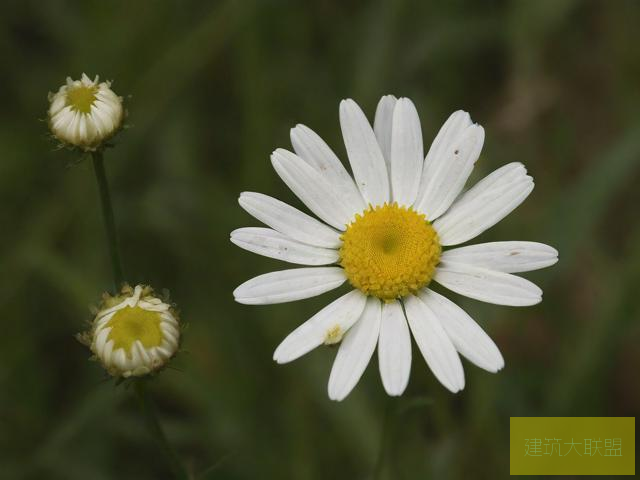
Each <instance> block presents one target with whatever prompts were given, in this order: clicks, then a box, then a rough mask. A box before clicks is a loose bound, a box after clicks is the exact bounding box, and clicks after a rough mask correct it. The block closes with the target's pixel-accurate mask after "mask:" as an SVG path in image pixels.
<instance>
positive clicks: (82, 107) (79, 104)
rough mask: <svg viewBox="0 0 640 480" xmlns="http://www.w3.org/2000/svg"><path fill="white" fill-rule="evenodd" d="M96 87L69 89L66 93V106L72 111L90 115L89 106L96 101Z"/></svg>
mask: <svg viewBox="0 0 640 480" xmlns="http://www.w3.org/2000/svg"><path fill="white" fill-rule="evenodd" d="M97 91H98V87H85V86H84V85H82V86H80V87H73V88H70V89H69V91H68V92H67V105H68V106H70V107H71V109H72V110H77V111H79V112H82V113H91V105H93V102H94V101H95V100H96V92H97Z"/></svg>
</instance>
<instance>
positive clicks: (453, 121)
mask: <svg viewBox="0 0 640 480" xmlns="http://www.w3.org/2000/svg"><path fill="white" fill-rule="evenodd" d="M471 125H473V122H472V121H471V117H470V116H469V114H468V113H467V112H465V111H462V110H458V111H456V112H453V113H452V114H451V115H450V116H449V118H448V119H447V121H446V122H444V125H442V127H441V128H440V131H439V132H438V134H437V135H436V138H434V139H433V142H432V143H431V147H429V151H428V152H427V157H426V158H425V159H424V167H423V169H422V176H421V179H420V188H419V189H418V202H419V201H420V200H421V199H422V198H423V197H424V196H425V194H426V184H427V182H428V181H429V180H430V179H431V178H432V177H433V176H434V172H435V171H436V170H437V169H438V168H439V163H440V162H441V161H443V157H444V154H443V152H446V151H449V150H451V148H450V146H451V145H452V144H453V143H455V142H456V141H457V140H458V139H459V137H460V135H462V133H463V132H464V131H465V130H466V129H467V128H468V127H470V126H471ZM418 202H416V204H417V203H418Z"/></svg>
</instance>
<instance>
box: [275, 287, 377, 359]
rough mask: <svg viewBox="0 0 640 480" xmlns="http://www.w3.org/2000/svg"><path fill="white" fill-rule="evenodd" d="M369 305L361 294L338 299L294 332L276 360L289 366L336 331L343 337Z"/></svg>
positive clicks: (357, 292)
mask: <svg viewBox="0 0 640 480" xmlns="http://www.w3.org/2000/svg"><path fill="white" fill-rule="evenodd" d="M366 301H367V297H365V296H364V295H363V294H362V293H361V292H360V291H359V290H352V291H351V292H349V293H347V294H346V295H343V296H342V297H340V298H338V299H337V300H335V301H334V302H332V303H330V304H329V305H327V306H326V307H324V308H323V309H322V310H320V311H319V312H318V313H316V314H315V315H314V316H313V317H311V318H310V319H309V320H307V321H306V322H304V323H303V324H302V325H300V326H299V327H298V328H296V329H295V330H294V331H293V332H291V333H290V334H289V336H287V338H285V339H284V340H283V341H282V343H281V344H280V345H279V346H278V348H276V351H275V352H274V354H273V359H274V360H275V361H276V362H278V363H287V362H290V361H292V360H295V359H296V358H299V357H301V356H302V355H304V354H305V353H308V352H310V351H311V350H313V349H314V348H316V347H317V346H319V345H321V344H322V343H324V342H325V340H326V339H327V337H328V336H333V335H335V332H336V331H340V332H342V334H344V333H345V332H347V331H348V330H349V328H351V326H352V325H353V324H354V323H355V322H356V321H357V320H358V318H360V315H361V314H362V311H363V310H364V306H365V303H366Z"/></svg>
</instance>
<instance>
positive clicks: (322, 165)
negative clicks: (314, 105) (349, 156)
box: [291, 125, 367, 213]
mask: <svg viewBox="0 0 640 480" xmlns="http://www.w3.org/2000/svg"><path fill="white" fill-rule="evenodd" d="M291 144H292V145H293V149H294V150H295V152H296V153H297V154H298V155H299V156H300V158H302V159H303V160H304V161H305V162H307V163H308V164H309V165H310V166H311V167H313V168H315V170H316V171H317V172H318V173H319V174H320V175H322V176H323V177H324V178H325V180H327V182H329V184H331V185H332V186H333V187H334V188H335V189H336V192H337V193H338V194H339V195H340V197H341V198H342V199H343V202H344V203H345V204H346V205H348V206H349V208H350V209H351V211H352V212H353V213H360V212H362V211H363V210H365V209H366V208H367V205H366V204H365V203H364V200H363V199H362V195H360V191H359V190H358V188H357V187H356V184H355V183H354V182H353V178H351V175H349V173H348V172H347V170H346V169H345V168H344V166H343V165H342V162H340V160H339V159H338V157H337V156H336V154H335V153H333V151H332V150H331V149H330V148H329V146H328V145H327V144H326V143H325V142H324V140H322V138H320V136H319V135H318V134H316V133H315V132H314V131H313V130H311V129H310V128H309V127H306V126H304V125H297V126H296V127H295V128H292V129H291Z"/></svg>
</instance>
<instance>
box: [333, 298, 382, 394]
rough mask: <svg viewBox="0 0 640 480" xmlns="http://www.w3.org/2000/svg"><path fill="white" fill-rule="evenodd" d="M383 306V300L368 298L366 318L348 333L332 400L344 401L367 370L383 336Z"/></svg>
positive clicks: (335, 369) (337, 361)
mask: <svg viewBox="0 0 640 480" xmlns="http://www.w3.org/2000/svg"><path fill="white" fill-rule="evenodd" d="M381 314H382V306H381V304H380V300H378V299H377V298H375V297H368V299H367V304H366V306H365V308H364V311H363V312H362V316H361V317H360V319H359V320H358V321H357V322H356V323H355V325H354V326H353V327H351V329H350V330H349V331H348V332H347V333H346V335H345V336H344V339H343V340H342V343H341V344H340V349H339V350H338V354H337V355H336V359H335V361H334V362H333V368H332V369H331V375H330V376H329V398H330V399H331V400H337V401H340V400H342V399H344V398H345V397H346V396H347V395H349V393H351V390H353V387H355V386H356V384H357V383H358V381H359V380H360V377H361V376H362V374H363V373H364V370H365V369H366V368H367V364H368V363H369V360H371V356H372V355H373V351H374V350H375V349H376V343H377V342H378V335H379V334H380V318H381Z"/></svg>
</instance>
